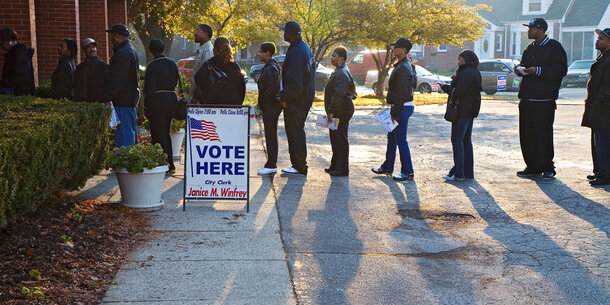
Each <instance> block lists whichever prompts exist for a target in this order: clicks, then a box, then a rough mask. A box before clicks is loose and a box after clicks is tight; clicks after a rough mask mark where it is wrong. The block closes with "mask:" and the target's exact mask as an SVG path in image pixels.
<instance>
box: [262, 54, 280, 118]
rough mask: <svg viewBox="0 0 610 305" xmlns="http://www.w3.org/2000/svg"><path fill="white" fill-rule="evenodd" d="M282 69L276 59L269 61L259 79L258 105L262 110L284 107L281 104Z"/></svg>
mask: <svg viewBox="0 0 610 305" xmlns="http://www.w3.org/2000/svg"><path fill="white" fill-rule="evenodd" d="M280 75H281V69H280V66H279V65H278V63H277V61H275V59H273V58H272V59H271V60H270V61H268V62H267V63H266V64H265V66H264V67H263V70H262V71H261V76H260V77H259V79H258V82H257V85H258V107H259V108H260V109H261V110H263V111H264V110H265V109H274V108H278V107H282V105H281V104H280Z"/></svg>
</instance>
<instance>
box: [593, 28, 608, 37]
mask: <svg viewBox="0 0 610 305" xmlns="http://www.w3.org/2000/svg"><path fill="white" fill-rule="evenodd" d="M595 33H596V34H597V35H599V34H601V33H604V35H606V37H608V38H610V28H605V29H603V30H600V29H595Z"/></svg>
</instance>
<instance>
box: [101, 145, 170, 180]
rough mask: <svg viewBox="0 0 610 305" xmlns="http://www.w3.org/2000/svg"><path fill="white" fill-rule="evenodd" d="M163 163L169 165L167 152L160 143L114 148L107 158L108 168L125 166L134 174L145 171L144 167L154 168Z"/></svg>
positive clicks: (116, 168)
mask: <svg viewBox="0 0 610 305" xmlns="http://www.w3.org/2000/svg"><path fill="white" fill-rule="evenodd" d="M163 165H167V154H166V153H165V152H163V148H161V144H159V143H156V144H155V145H145V144H141V143H138V144H136V145H133V146H129V147H125V146H121V147H119V148H114V149H113V150H112V152H110V155H109V156H108V160H106V168H107V169H108V168H112V169H115V170H119V169H122V168H125V169H127V171H128V172H130V173H133V174H139V173H141V172H143V171H144V168H148V169H153V168H155V167H157V166H163Z"/></svg>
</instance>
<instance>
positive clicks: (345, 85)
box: [324, 47, 357, 176]
mask: <svg viewBox="0 0 610 305" xmlns="http://www.w3.org/2000/svg"><path fill="white" fill-rule="evenodd" d="M346 60H347V50H346V49H345V47H336V48H335V49H334V50H333V52H332V54H331V57H330V63H331V64H332V65H333V66H335V71H334V72H333V74H331V75H330V78H329V79H328V83H327V84H326V87H324V109H325V110H326V115H327V118H328V123H330V122H331V121H332V119H333V118H337V119H338V120H339V126H338V128H337V130H332V129H329V137H330V145H331V147H332V151H333V156H332V158H331V161H330V167H329V168H327V169H325V171H326V172H327V173H329V174H330V175H331V176H347V175H349V142H348V137H347V130H348V129H349V120H350V119H351V118H352V116H353V115H354V103H353V102H352V100H353V99H355V98H356V96H357V95H356V87H355V86H354V79H353V78H352V74H351V73H350V72H349V69H348V68H347V66H346V65H345V61H346Z"/></svg>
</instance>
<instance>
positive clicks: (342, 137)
mask: <svg viewBox="0 0 610 305" xmlns="http://www.w3.org/2000/svg"><path fill="white" fill-rule="evenodd" d="M353 115H354V104H352V103H351V102H350V103H349V105H345V106H344V109H342V111H341V113H340V114H339V116H338V119H339V126H338V128H337V130H331V129H329V130H328V132H329V137H330V146H331V148H332V151H333V156H332V158H331V159H330V170H331V171H340V172H343V173H348V172H349V142H348V136H347V131H348V129H349V120H350V119H351V118H352V116H353Z"/></svg>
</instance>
